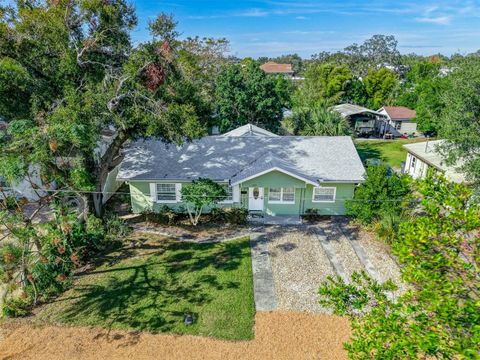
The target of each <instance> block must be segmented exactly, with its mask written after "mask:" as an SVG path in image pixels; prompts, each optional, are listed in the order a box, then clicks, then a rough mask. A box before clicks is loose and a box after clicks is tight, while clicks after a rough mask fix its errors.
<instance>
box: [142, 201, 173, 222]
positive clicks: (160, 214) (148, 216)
mask: <svg viewBox="0 0 480 360" xmlns="http://www.w3.org/2000/svg"><path fill="white" fill-rule="evenodd" d="M143 215H144V216H145V220H146V221H148V222H152V223H155V224H161V225H174V224H176V223H178V221H179V220H180V218H181V212H180V211H174V210H173V209H171V208H169V207H168V206H167V205H162V206H161V207H160V208H159V209H158V211H153V210H147V211H144V212H143Z"/></svg>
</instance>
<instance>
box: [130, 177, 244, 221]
mask: <svg viewBox="0 0 480 360" xmlns="http://www.w3.org/2000/svg"><path fill="white" fill-rule="evenodd" d="M163 182H165V183H172V182H175V183H179V181H163ZM157 183H162V181H157ZM185 183H187V182H184V184H185ZM128 185H129V187H130V200H131V203H132V211H133V212H134V213H137V214H138V213H141V212H144V211H147V210H151V211H159V210H160V208H162V207H163V206H168V207H169V208H170V209H173V210H181V209H182V208H183V210H184V209H185V204H184V203H181V202H179V203H157V202H155V203H154V202H153V200H152V198H151V196H150V182H143V181H131V182H129V184H128ZM234 206H239V204H232V203H226V204H217V207H225V208H231V207H234ZM208 211H209V209H205V211H204V212H208Z"/></svg>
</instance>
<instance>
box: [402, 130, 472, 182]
mask: <svg viewBox="0 0 480 360" xmlns="http://www.w3.org/2000/svg"><path fill="white" fill-rule="evenodd" d="M444 142H445V140H434V141H426V142H419V143H414V144H407V145H403V147H404V148H405V149H406V150H407V151H408V154H407V159H406V161H405V167H404V170H403V172H404V173H405V174H409V175H410V176H411V177H413V178H414V179H424V178H425V177H426V176H427V171H428V170H429V169H433V170H434V171H440V172H442V173H444V174H445V177H446V178H447V179H449V180H451V181H454V182H464V181H465V176H464V175H463V174H462V173H461V172H459V171H458V170H457V169H456V168H457V167H458V165H457V166H447V165H446V164H445V160H444V158H443V156H442V155H441V154H440V152H439V151H438V147H439V146H440V145H442V144H443V143H444Z"/></svg>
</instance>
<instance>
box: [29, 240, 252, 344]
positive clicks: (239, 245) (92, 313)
mask: <svg viewBox="0 0 480 360" xmlns="http://www.w3.org/2000/svg"><path fill="white" fill-rule="evenodd" d="M105 261H107V262H109V263H110V264H106V265H102V266H100V267H98V268H97V269H95V270H94V271H93V272H92V273H89V274H88V275H86V276H83V277H82V278H81V279H80V280H79V281H78V282H76V284H75V285H74V287H73V288H72V289H71V290H69V291H68V292H67V293H65V294H64V296H63V297H61V298H60V299H58V300H57V301H56V302H54V303H52V304H49V305H47V306H46V308H45V310H44V311H42V312H41V313H40V314H39V315H38V319H39V320H40V321H43V322H49V323H51V322H54V323H55V322H57V323H58V322H60V323H65V324H70V325H81V326H96V327H103V328H108V329H124V330H132V329H134V330H145V331H150V332H171V333H176V334H192V335H202V336H212V337H218V338H222V339H229V340H246V339H251V338H252V337H253V324H254V314H255V306H254V300H253V281H252V266H251V258H250V246H249V239H248V238H241V239H237V240H233V241H229V242H224V243H216V244H210V243H209V244H194V243H185V242H174V241H169V240H155V241H152V240H151V239H149V241H148V242H145V243H144V244H143V246H142V248H141V249H140V250H130V249H128V248H125V249H123V250H121V251H119V252H117V253H114V254H111V255H110V256H108V258H107V259H105ZM112 262H113V263H114V264H112ZM187 313H189V314H193V315H194V317H195V322H194V324H193V325H191V326H186V325H184V323H183V321H184V316H185V314H187Z"/></svg>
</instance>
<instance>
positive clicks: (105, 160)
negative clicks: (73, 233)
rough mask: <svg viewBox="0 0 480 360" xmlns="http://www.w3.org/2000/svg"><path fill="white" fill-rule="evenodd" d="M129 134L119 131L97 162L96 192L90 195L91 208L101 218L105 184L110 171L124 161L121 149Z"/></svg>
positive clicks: (95, 174)
mask: <svg viewBox="0 0 480 360" xmlns="http://www.w3.org/2000/svg"><path fill="white" fill-rule="evenodd" d="M127 138H128V136H127V135H126V134H125V133H123V132H121V131H120V132H118V133H117V136H116V137H115V139H114V140H113V141H112V143H111V144H110V146H109V147H108V149H107V150H106V151H105V154H104V155H103V156H102V157H101V158H100V159H99V160H98V161H96V162H95V164H94V165H93V166H94V171H93V172H92V173H93V174H94V177H95V192H94V193H93V194H92V196H90V198H89V202H90V208H91V209H92V211H93V212H94V214H95V216H96V217H99V218H101V217H102V216H103V215H104V213H105V207H104V204H103V186H104V185H105V182H106V180H107V177H108V173H109V172H110V171H112V170H113V169H114V168H115V167H116V166H117V165H119V164H120V163H121V161H122V158H121V156H120V149H121V148H122V146H123V144H124V143H125V141H126V140H127Z"/></svg>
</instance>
